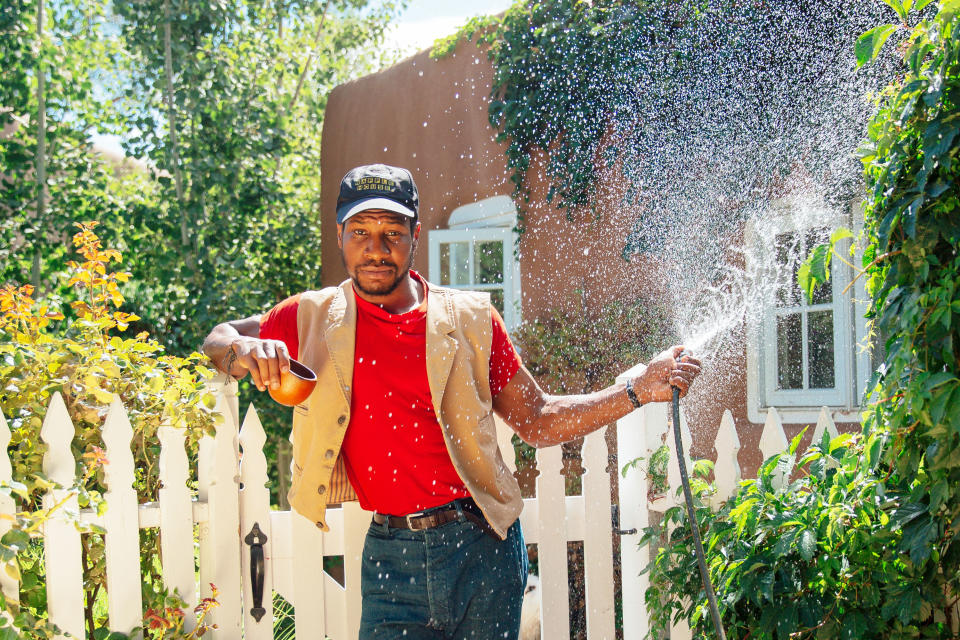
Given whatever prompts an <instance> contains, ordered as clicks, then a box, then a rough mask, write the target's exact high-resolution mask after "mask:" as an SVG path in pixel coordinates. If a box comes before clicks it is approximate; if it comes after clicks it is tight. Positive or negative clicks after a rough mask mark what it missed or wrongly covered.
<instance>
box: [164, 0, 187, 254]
mask: <svg viewBox="0 0 960 640" xmlns="http://www.w3.org/2000/svg"><path fill="white" fill-rule="evenodd" d="M170 20H171V17H170V0H164V2H163V60H164V64H163V66H164V73H165V75H166V90H165V91H164V94H165V97H166V103H167V126H169V127H170V155H171V156H172V158H173V181H174V185H175V186H176V190H177V206H179V207H180V244H181V245H183V247H184V248H186V247H188V246H189V244H190V228H189V225H188V221H187V208H186V207H185V206H184V202H183V176H182V175H181V173H180V151H179V149H178V147H177V112H176V108H175V106H174V104H173V51H172V48H171V46H170Z"/></svg>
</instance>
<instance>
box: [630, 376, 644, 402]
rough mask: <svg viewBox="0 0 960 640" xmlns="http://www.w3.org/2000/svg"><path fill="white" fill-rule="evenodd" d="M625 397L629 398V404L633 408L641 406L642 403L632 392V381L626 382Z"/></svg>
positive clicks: (635, 393) (634, 392)
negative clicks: (630, 403) (631, 404)
mask: <svg viewBox="0 0 960 640" xmlns="http://www.w3.org/2000/svg"><path fill="white" fill-rule="evenodd" d="M627 396H629V398H630V402H632V403H633V406H634V407H636V408H637V409H639V408H640V407H642V406H643V403H642V402H640V399H639V398H638V397H637V392H636V391H634V390H633V380H627Z"/></svg>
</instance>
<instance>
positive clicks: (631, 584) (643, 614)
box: [617, 365, 667, 638]
mask: <svg viewBox="0 0 960 640" xmlns="http://www.w3.org/2000/svg"><path fill="white" fill-rule="evenodd" d="M645 368H646V367H644V365H637V366H636V367H634V368H632V369H630V370H629V371H626V372H624V373H623V374H621V375H620V376H618V377H617V382H624V381H625V380H626V379H627V378H632V377H635V376H638V375H640V374H641V373H643V371H644V370H645ZM666 418H667V416H666V411H665V410H664V409H663V406H662V405H645V406H644V407H642V408H640V409H637V410H636V411H632V412H630V413H628V414H627V415H625V416H624V417H622V418H620V419H619V420H618V421H617V466H618V467H619V468H618V471H620V470H622V469H623V468H624V467H625V465H627V464H629V463H631V462H633V461H634V460H636V459H640V458H642V459H643V460H644V461H646V462H647V463H649V460H650V454H651V452H653V451H655V450H656V449H657V448H659V447H660V444H661V442H662V441H661V437H662V434H663V432H664V431H665V430H666ZM648 487H649V481H648V479H647V476H646V474H644V473H641V472H640V471H639V470H637V469H632V470H630V471H628V472H627V473H626V474H625V475H622V476H621V478H620V482H619V500H618V501H619V503H620V508H619V513H620V529H621V530H636V531H637V533H635V534H629V537H628V534H624V536H623V537H621V539H620V571H621V574H622V575H623V581H622V589H621V601H622V602H628V603H630V606H627V607H623V637H624V638H645V637H646V636H647V632H648V631H649V628H650V621H649V616H648V615H647V605H646V592H647V588H648V587H649V586H650V577H649V573H647V572H645V571H643V569H644V568H645V567H646V566H647V564H649V560H650V551H649V549H646V548H644V549H641V548H640V547H639V546H638V545H637V544H636V540H637V538H638V537H639V535H640V532H642V531H643V530H644V529H645V528H646V527H648V526H649V525H650V506H649V501H648V496H647V494H648ZM631 578H633V579H631Z"/></svg>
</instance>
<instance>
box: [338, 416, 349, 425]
mask: <svg viewBox="0 0 960 640" xmlns="http://www.w3.org/2000/svg"><path fill="white" fill-rule="evenodd" d="M346 421H347V416H340V417H339V418H337V424H343V423H344V422H346Z"/></svg>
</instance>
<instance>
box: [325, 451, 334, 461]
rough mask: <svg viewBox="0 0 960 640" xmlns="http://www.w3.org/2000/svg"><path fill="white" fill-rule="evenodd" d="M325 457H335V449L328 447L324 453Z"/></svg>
mask: <svg viewBox="0 0 960 640" xmlns="http://www.w3.org/2000/svg"><path fill="white" fill-rule="evenodd" d="M323 457H324V458H326V459H327V460H329V459H330V458H332V457H333V449H327V452H326V453H324V454H323Z"/></svg>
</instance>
